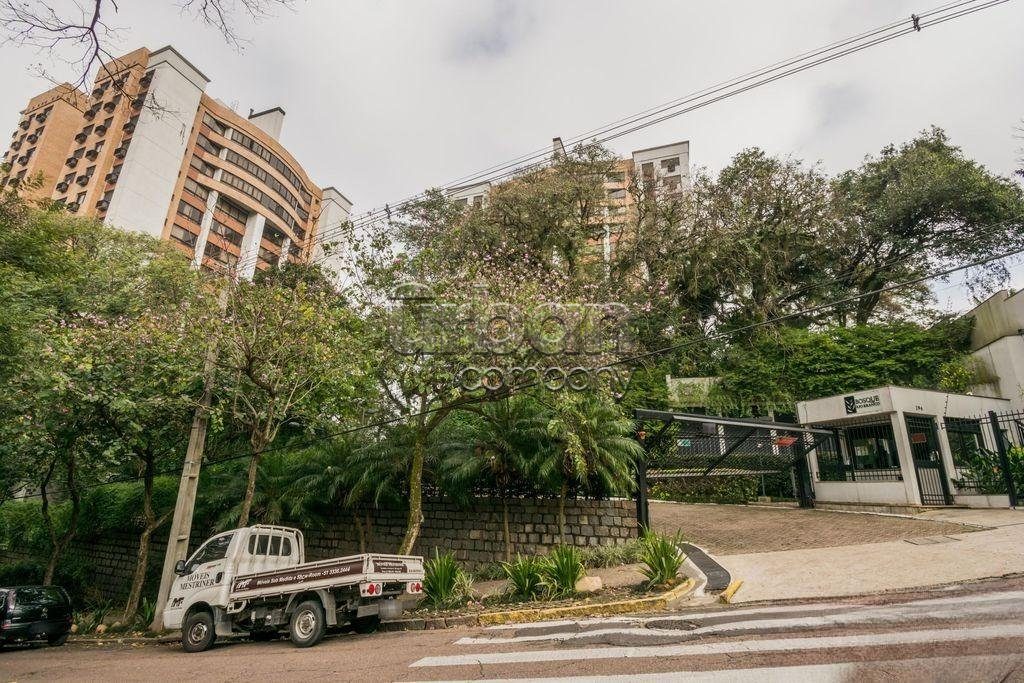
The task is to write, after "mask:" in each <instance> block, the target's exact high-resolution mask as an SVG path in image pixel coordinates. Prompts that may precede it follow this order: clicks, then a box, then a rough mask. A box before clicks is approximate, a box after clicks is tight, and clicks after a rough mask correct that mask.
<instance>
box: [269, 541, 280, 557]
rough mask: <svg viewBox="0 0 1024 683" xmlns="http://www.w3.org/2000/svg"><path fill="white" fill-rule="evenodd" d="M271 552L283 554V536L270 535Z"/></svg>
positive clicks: (272, 553)
mask: <svg viewBox="0 0 1024 683" xmlns="http://www.w3.org/2000/svg"><path fill="white" fill-rule="evenodd" d="M270 554H271V555H280V554H281V537H280V536H271V537H270Z"/></svg>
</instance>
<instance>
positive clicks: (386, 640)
mask: <svg viewBox="0 0 1024 683" xmlns="http://www.w3.org/2000/svg"><path fill="white" fill-rule="evenodd" d="M271 678H273V679H275V680H316V679H328V678H329V679H332V680H350V681H414V680H466V679H484V680H488V679H505V678H529V679H559V680H562V679H576V680H600V681H623V682H625V681H628V682H629V683H643V682H645V681H653V680H659V681H660V680H674V679H679V680H682V679H686V680H688V681H737V680H738V681H758V682H759V683H760V682H764V681H769V682H770V681H786V682H787V683H788V682H790V681H802V680H808V681H847V680H849V681H858V682H860V681H876V680H877V681H882V680H885V681H892V680H909V681H956V682H957V683H960V682H963V681H1024V578H1019V577H1018V578H1010V579H1001V580H997V581H987V582H980V583H976V584H969V585H959V586H952V587H947V588H942V589H936V590H931V591H918V592H914V593H902V594H889V595H884V596H870V597H863V598H852V599H846V600H839V601H828V602H808V601H804V602H799V603H794V602H790V603H772V604H761V605H743V606H740V607H725V606H717V605H705V606H703V607H695V608H692V609H688V610H684V611H679V612H671V613H664V614H655V615H646V616H638V617H617V618H606V619H590V620H578V621H560V622H546V623H536V624H522V625H517V626H510V627H494V628H487V629H485V628H475V629H459V630H445V631H421V632H405V633H379V634H373V635H365V636H361V635H347V634H345V635H339V636H337V637H332V638H329V639H328V640H325V641H324V642H323V643H321V644H320V645H318V646H317V647H314V648H310V649H305V650H299V649H296V648H293V647H292V646H291V644H290V643H288V641H286V640H282V641H279V642H273V643H249V642H244V641H243V642H236V643H224V644H222V645H219V646H218V647H216V648H214V649H213V650H211V651H209V652H205V653H201V654H193V655H189V654H186V653H184V652H182V651H181V649H180V647H178V646H177V645H136V646H131V645H121V646H117V645H113V646H107V645H102V646H89V645H68V646H65V647H63V648H55V649H48V648H38V649H33V650H16V651H5V652H3V653H0V680H11V681H23V680H39V679H43V680H71V679H74V680H100V679H103V680H160V681H179V680H198V679H202V680H226V681H237V680H266V679H271Z"/></svg>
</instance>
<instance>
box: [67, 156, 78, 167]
mask: <svg viewBox="0 0 1024 683" xmlns="http://www.w3.org/2000/svg"><path fill="white" fill-rule="evenodd" d="M64 164H65V165H66V166H67V167H68V168H74V167H75V166H78V157H68V158H67V160H65V162H64Z"/></svg>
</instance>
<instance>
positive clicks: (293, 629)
mask: <svg viewBox="0 0 1024 683" xmlns="http://www.w3.org/2000/svg"><path fill="white" fill-rule="evenodd" d="M325 629H326V620H325V619H324V608H323V607H321V606H320V601H319V600H303V601H302V602H300V603H299V606H298V607H296V608H295V611H294V612H292V619H291V621H290V622H289V623H288V636H289V637H290V638H291V639H292V642H293V643H295V646H296V647H312V646H313V645H316V644H317V643H319V642H320V641H321V639H323V637H324V631H325Z"/></svg>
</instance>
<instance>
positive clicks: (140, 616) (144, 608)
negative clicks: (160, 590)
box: [134, 598, 156, 631]
mask: <svg viewBox="0 0 1024 683" xmlns="http://www.w3.org/2000/svg"><path fill="white" fill-rule="evenodd" d="M155 616H156V602H155V601H151V600H150V599H149V598H142V603H141V604H140V605H139V611H138V612H136V613H135V621H134V627H135V628H136V629H137V630H139V631H148V630H149V626H150V624H152V623H153V618H154V617H155Z"/></svg>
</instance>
